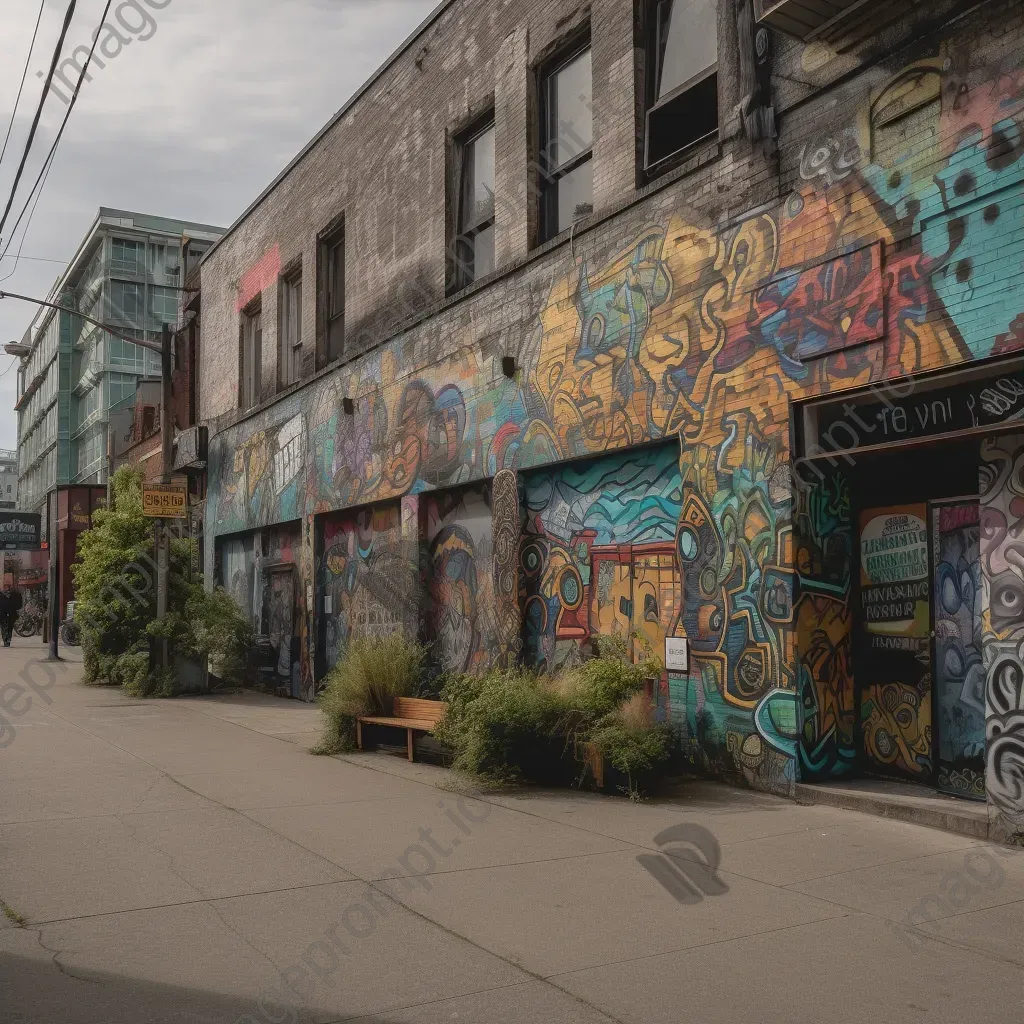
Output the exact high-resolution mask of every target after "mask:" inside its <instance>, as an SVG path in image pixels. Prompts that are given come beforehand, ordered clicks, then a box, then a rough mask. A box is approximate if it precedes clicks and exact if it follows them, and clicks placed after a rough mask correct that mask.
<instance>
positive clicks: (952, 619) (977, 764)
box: [932, 501, 985, 800]
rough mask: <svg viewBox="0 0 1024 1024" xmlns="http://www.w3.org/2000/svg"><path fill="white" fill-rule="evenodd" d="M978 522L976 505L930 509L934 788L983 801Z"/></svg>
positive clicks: (983, 763) (983, 756)
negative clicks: (935, 747)
mask: <svg viewBox="0 0 1024 1024" xmlns="http://www.w3.org/2000/svg"><path fill="white" fill-rule="evenodd" d="M980 522H981V509H980V507H979V505H978V503H977V502H976V501H972V502H967V503H959V504H953V505H940V506H938V507H933V508H932V564H933V572H932V592H933V599H932V607H933V618H934V633H935V650H934V658H935V661H934V669H933V672H934V678H935V703H936V706H937V710H938V715H937V722H936V725H937V727H938V775H937V777H936V782H937V784H938V787H939V789H941V790H943V791H945V792H947V793H954V794H956V795H958V796H968V797H973V798H975V799H980V800H984V799H985V667H984V664H983V659H982V653H981V561H980V559H981V536H980Z"/></svg>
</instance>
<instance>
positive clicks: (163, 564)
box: [156, 324, 174, 669]
mask: <svg viewBox="0 0 1024 1024" xmlns="http://www.w3.org/2000/svg"><path fill="white" fill-rule="evenodd" d="M160 382H161V385H162V393H161V398H160V441H161V446H162V449H163V475H162V476H161V478H160V480H161V483H165V484H169V483H170V482H171V462H172V461H173V459H174V413H173V412H172V410H171V398H172V394H171V328H170V326H169V325H168V324H164V325H163V328H162V329H161V332H160ZM156 530H157V556H156V617H157V619H158V620H161V621H162V620H163V619H166V618H167V606H168V604H169V603H170V600H169V599H170V588H171V565H170V562H171V537H170V531H169V530H168V528H167V523H166V520H163V519H157V521H156ZM160 663H161V666H162V667H163V668H165V669H166V668H167V667H168V654H167V638H166V637H163V638H161V640H160Z"/></svg>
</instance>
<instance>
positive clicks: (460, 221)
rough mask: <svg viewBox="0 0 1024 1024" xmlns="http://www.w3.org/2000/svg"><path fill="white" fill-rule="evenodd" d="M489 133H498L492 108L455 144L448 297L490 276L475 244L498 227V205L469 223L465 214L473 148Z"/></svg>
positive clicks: (466, 130)
mask: <svg viewBox="0 0 1024 1024" xmlns="http://www.w3.org/2000/svg"><path fill="white" fill-rule="evenodd" d="M489 131H490V132H496V122H495V112H494V108H493V107H491V108H490V109H489V110H488V111H487V112H486V113H484V114H482V115H480V116H479V117H476V118H474V119H473V121H471V122H470V124H469V125H468V126H467V127H465V128H464V129H462V130H461V131H460V132H458V134H457V135H456V136H455V138H454V141H453V145H452V164H451V166H452V174H451V178H450V180H449V188H450V194H451V214H450V218H451V219H450V223H451V224H452V231H451V241H450V243H449V248H448V256H449V261H448V288H447V291H448V294H452V293H453V292H457V291H461V290H462V289H463V288H468V287H469V286H470V285H471V284H473V283H474V282H475V281H478V280H480V278H481V277H482V276H486V275H480V274H477V273H476V267H475V259H476V250H475V243H476V239H477V237H478V236H479V235H480V234H481V233H483V232H484V231H486V230H487V229H488V228H494V227H495V226H496V223H497V211H496V202H494V201H492V204H491V212H490V216H489V217H486V216H485V217H481V218H479V219H476V220H472V221H469V222H467V221H466V220H465V219H464V214H465V210H466V207H467V205H469V202H468V200H469V197H468V195H467V193H468V189H469V182H470V176H469V175H468V174H467V173H466V158H467V156H468V154H469V152H470V147H471V146H472V145H473V144H474V143H476V142H477V141H478V140H479V139H480V138H481V137H482V136H484V135H486V134H487V132H489ZM495 142H497V136H495ZM496 176H497V161H495V177H496ZM491 189H492V194H493V193H494V192H495V181H493V180H492V182H491ZM469 246H474V248H473V251H472V253H471V254H470V255H471V257H472V261H473V266H472V268H470V259H467V258H464V252H465V248H468V247H469ZM491 261H492V263H493V262H494V253H493V252H492V260H491Z"/></svg>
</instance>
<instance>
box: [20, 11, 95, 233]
mask: <svg viewBox="0 0 1024 1024" xmlns="http://www.w3.org/2000/svg"><path fill="white" fill-rule="evenodd" d="M77 3H78V0H71V3H69V4H68V9H67V13H66V14H65V15H64V24H63V25H62V26H61V30H60V38H59V39H58V40H57V45H56V46H55V47H54V50H53V59H52V60H51V61H50V70H49V71H48V72H47V74H46V81H44V82H43V91H42V94H41V95H40V97H39V103H38V105H37V106H36V112H35V116H34V117H33V118H32V127H31V128H30V129H29V132H28V139H27V140H26V142H25V151H24V152H23V153H22V154H21V162H20V163H19V164H18V170H17V172H16V173H15V175H14V184H13V185H12V186H11V195H10V198H8V200H7V206H6V207H5V208H4V214H3V216H2V217H0V236H2V235H3V230H4V227H5V226H6V224H7V218H8V217H9V216H10V213H11V207H12V206H13V205H14V197H15V195H16V194H17V192H18V185H19V184H20V183H21V176H22V174H23V173H24V171H25V164H27V163H28V155H29V153H30V152H31V150H32V143H33V142H34V141H35V137H36V129H37V128H38V127H39V119H40V118H41V117H42V116H43V106H44V105H45V103H46V95H47V93H49V91H50V85H51V83H52V82H53V73H54V72H55V71H56V70H57V61H59V60H60V55H61V51H62V50H63V49H64V40H65V39H66V38H67V34H68V29H69V28H70V27H71V19H72V18H73V17H74V14H75V6H76V4H77ZM95 45H96V43H95V41H93V46H95ZM9 244H10V243H8V245H9Z"/></svg>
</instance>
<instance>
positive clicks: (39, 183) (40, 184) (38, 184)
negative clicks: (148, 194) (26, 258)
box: [0, 0, 113, 280]
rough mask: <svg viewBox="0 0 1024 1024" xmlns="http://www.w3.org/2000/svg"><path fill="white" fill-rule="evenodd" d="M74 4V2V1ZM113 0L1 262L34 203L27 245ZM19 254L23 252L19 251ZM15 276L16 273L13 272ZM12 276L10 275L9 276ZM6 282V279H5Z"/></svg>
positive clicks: (104, 10)
mask: <svg viewBox="0 0 1024 1024" xmlns="http://www.w3.org/2000/svg"><path fill="white" fill-rule="evenodd" d="M72 2H74V0H72ZM112 3H113V0H107V5H106V7H104V8H103V14H102V16H101V17H100V28H99V29H97V30H96V31H95V32H94V33H93V37H92V46H91V47H89V56H88V57H86V58H85V64H83V65H82V73H81V74H80V75H79V76H78V81H77V82H76V83H75V91H74V92H73V93H72V94H71V100H70V102H69V103H68V109H67V110H65V111H64V119H63V120H62V121H61V123H60V128H59V129H57V136H56V138H55V139H54V140H53V145H52V146H51V147H50V152H49V153H47V154H46V160H45V161H44V162H43V166H42V168H40V171H39V174H38V175H37V176H36V180H35V184H33V186H32V191H31V192H29V194H28V199H27V200H25V205H24V206H23V207H22V208H21V213H19V214H18V219H17V221H16V222H15V224H14V230H13V231H12V232H11V237H10V238H9V239H8V240H7V245H5V246H4V251H3V253H2V254H0V260H3V259H4V257H6V256H7V253H8V252H9V251H10V248H11V245H12V243H13V242H14V236H15V234H16V233H17V230H18V225H19V224H20V223H21V218H22V217H24V216H25V211H26V210H27V209H28V207H29V203H32V213H30V214H29V219H28V223H27V224H26V225H25V233H24V234H23V235H22V236H21V244H22V245H24V244H25V235H27V234H28V226H29V224H31V223H32V215H33V214H34V213H35V210H36V205H38V203H39V197H40V196H41V195H42V194H43V188H44V187H45V185H46V178H47V176H48V175H49V173H50V168H51V167H52V166H53V157H54V154H55V153H56V152H57V147H58V146H59V145H60V140H61V138H62V137H63V135H64V129H65V128H66V127H67V125H68V120H69V119H70V118H71V111H72V110H74V109H75V102H76V100H77V99H78V94H79V93H80V92H81V91H82V83H83V82H84V81H85V77H86V75H87V74H88V73H89V65H90V64H91V63H92V55H93V54H94V53H95V52H96V42H97V40H98V39H99V37H100V29H102V27H103V25H104V24H106V21H107V15H108V14H109V13H110V7H111V5H112ZM36 189H38V190H39V191H38V193H37V194H36V197H35V202H33V200H32V195H33V193H35V192H36ZM18 251H19V254H20V252H21V250H20V249H19V250H18ZM17 267H18V264H17V260H15V264H14V268H15V270H16V269H17ZM11 273H12V274H13V273H14V271H13V270H12V271H11ZM8 276H10V275H8ZM4 280H6V278H4Z"/></svg>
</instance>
